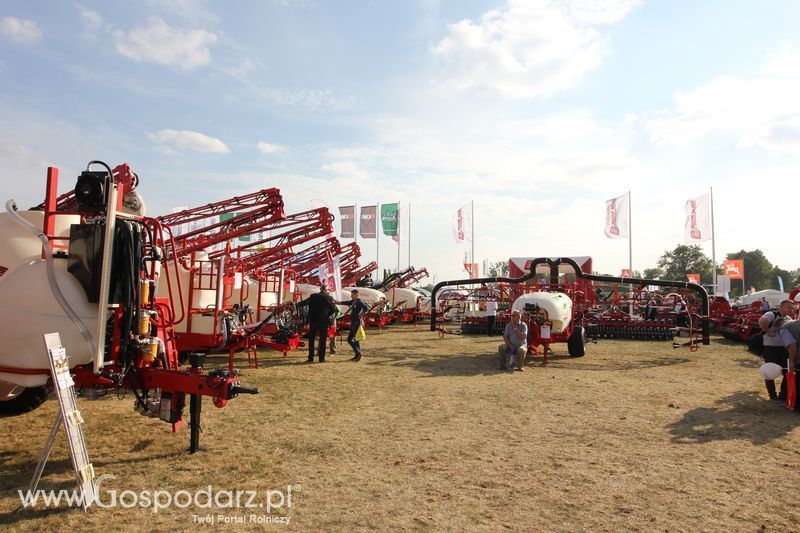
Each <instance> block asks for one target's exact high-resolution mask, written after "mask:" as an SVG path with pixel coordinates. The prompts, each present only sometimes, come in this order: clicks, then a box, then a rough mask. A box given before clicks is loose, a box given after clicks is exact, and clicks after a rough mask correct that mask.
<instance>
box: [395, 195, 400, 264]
mask: <svg viewBox="0 0 800 533" xmlns="http://www.w3.org/2000/svg"><path fill="white" fill-rule="evenodd" d="M394 222H395V228H394V232H395V234H396V235H397V272H400V224H399V222H400V202H399V201H398V202H397V211H395V213H394Z"/></svg>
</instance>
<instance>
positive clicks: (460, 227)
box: [453, 203, 472, 244]
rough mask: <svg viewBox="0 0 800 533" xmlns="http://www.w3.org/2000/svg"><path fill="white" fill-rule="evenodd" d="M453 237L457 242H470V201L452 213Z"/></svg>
mask: <svg viewBox="0 0 800 533" xmlns="http://www.w3.org/2000/svg"><path fill="white" fill-rule="evenodd" d="M453 239H454V240H455V241H456V242H457V243H459V244H463V243H465V242H472V203H469V204H467V205H465V206H464V207H462V208H461V209H459V210H458V211H456V212H455V213H454V214H453Z"/></svg>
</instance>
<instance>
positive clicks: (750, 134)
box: [646, 49, 800, 152]
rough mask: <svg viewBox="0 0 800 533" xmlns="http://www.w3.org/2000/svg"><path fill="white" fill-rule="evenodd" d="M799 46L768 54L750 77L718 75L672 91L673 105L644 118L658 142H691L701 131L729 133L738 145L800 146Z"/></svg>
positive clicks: (795, 148) (789, 148) (792, 148)
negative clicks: (763, 62)
mask: <svg viewBox="0 0 800 533" xmlns="http://www.w3.org/2000/svg"><path fill="white" fill-rule="evenodd" d="M798 94H800V51H797V50H790V49H784V50H781V51H779V52H777V53H775V54H774V55H772V56H771V57H770V58H769V59H768V60H767V61H766V62H765V64H764V65H763V67H762V68H761V69H760V70H759V73H758V75H757V76H755V77H753V78H752V79H742V78H737V77H734V76H726V75H722V76H718V77H716V78H714V79H712V80H711V81H709V82H708V83H707V84H705V85H702V86H700V87H697V88H696V89H692V90H690V91H685V92H684V91H679V92H677V93H676V94H675V105H674V107H673V108H672V109H671V110H666V111H662V112H660V113H659V116H657V117H655V118H652V119H651V120H650V121H648V123H647V126H646V128H647V132H648V133H649V135H650V139H651V140H652V141H653V142H656V143H669V144H690V143H692V142H694V141H696V140H698V139H700V138H701V137H703V136H706V135H709V134H712V133H715V132H723V133H728V134H733V135H734V136H735V137H736V139H737V143H738V145H739V146H743V147H753V146H756V147H760V148H763V149H766V150H779V151H794V152H797V151H798V148H800V121H799V120H800V119H799V118H798V117H800V99H799V98H798V97H797V95H798Z"/></svg>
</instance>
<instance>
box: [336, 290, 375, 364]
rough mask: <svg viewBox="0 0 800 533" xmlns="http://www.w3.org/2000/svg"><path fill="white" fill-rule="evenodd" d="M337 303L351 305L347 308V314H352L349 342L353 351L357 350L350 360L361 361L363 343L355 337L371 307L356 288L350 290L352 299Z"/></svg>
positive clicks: (348, 335)
mask: <svg viewBox="0 0 800 533" xmlns="http://www.w3.org/2000/svg"><path fill="white" fill-rule="evenodd" d="M337 303H338V304H339V305H349V306H350V309H348V310H347V314H349V315H350V331H349V333H348V334H347V344H349V345H350V346H351V347H352V348H353V352H355V356H354V357H353V358H352V359H350V360H351V361H361V343H360V342H358V341H357V340H355V337H356V332H357V331H358V327H359V326H360V325H361V320H362V319H363V317H364V315H366V314H367V312H368V311H369V307H368V306H367V304H365V303H364V302H362V301H361V299H360V298H359V297H358V291H357V290H355V289H353V290H352V291H350V300H347V301H344V302H337Z"/></svg>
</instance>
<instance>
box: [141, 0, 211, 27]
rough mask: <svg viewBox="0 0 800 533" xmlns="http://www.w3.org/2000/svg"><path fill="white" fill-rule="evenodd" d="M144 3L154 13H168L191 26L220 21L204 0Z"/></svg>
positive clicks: (164, 0) (149, 0) (172, 0)
mask: <svg viewBox="0 0 800 533" xmlns="http://www.w3.org/2000/svg"><path fill="white" fill-rule="evenodd" d="M144 3H145V4H147V7H148V9H150V10H152V11H160V12H162V13H168V14H169V15H170V16H171V17H177V18H179V19H181V20H185V21H187V22H190V23H191V24H198V23H201V22H216V21H217V20H218V18H217V16H216V14H215V13H214V12H213V11H212V10H211V9H210V8H209V7H208V6H207V5H206V2H205V1H204V0H144ZM152 11H151V12H152Z"/></svg>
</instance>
